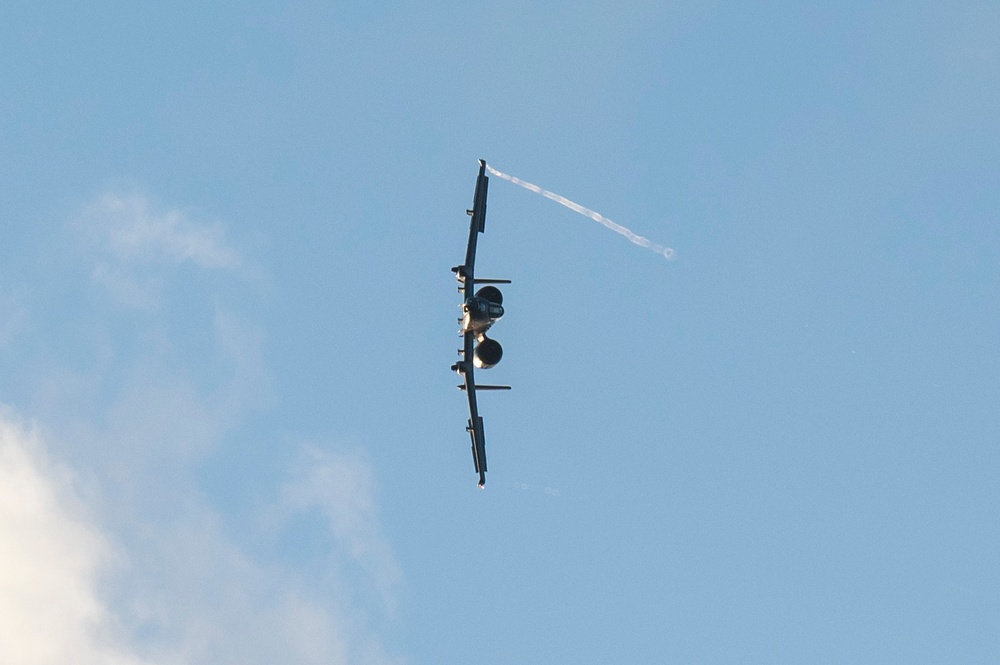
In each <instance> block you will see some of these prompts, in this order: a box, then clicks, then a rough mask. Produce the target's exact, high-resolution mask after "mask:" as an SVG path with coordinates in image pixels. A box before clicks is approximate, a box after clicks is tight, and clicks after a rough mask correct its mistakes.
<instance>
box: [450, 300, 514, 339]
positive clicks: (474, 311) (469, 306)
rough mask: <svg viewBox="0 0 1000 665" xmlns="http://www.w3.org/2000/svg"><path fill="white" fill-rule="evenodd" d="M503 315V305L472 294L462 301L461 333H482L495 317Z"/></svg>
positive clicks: (478, 334)
mask: <svg viewBox="0 0 1000 665" xmlns="http://www.w3.org/2000/svg"><path fill="white" fill-rule="evenodd" d="M501 316H503V306H501V305H498V304H497V303H495V302H491V301H489V300H487V299H486V298H481V297H479V296H472V297H469V298H466V299H465V302H464V303H462V329H461V330H460V331H459V332H461V333H462V334H465V333H467V332H471V333H475V334H476V336H477V337H478V336H480V335H483V334H484V333H485V332H486V331H487V330H489V329H490V326H492V325H493V324H494V323H495V322H496V320H497V319H499V318H500V317H501Z"/></svg>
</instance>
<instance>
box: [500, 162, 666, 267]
mask: <svg viewBox="0 0 1000 665" xmlns="http://www.w3.org/2000/svg"><path fill="white" fill-rule="evenodd" d="M486 170H487V171H489V172H490V173H492V174H493V175H495V176H496V177H498V178H503V179H504V180H507V181H509V182H512V183H514V184H515V185H520V186H521V187H524V188H525V189H527V190H530V191H532V192H534V193H536V194H541V195H542V196H544V197H545V198H547V199H551V200H553V201H555V202H556V203H559V204H561V205H564V206H566V207H567V208H569V209H570V210H572V211H573V212H578V213H580V214H581V215H583V216H584V217H589V218H591V219H592V220H594V221H595V222H598V223H599V224H603V225H604V226H606V227H607V228H609V229H611V230H612V231H614V232H615V233H620V234H621V235H623V236H625V237H626V238H628V239H629V241H631V242H633V243H635V244H636V245H639V247H645V248H646V249H649V250H651V251H653V252H656V253H657V254H662V255H663V256H664V257H666V258H667V259H670V260H673V258H674V257H675V256H677V252H675V251H674V249H673V247H664V246H663V245H661V244H659V243H655V242H651V241H650V239H649V238H644V237H643V236H641V235H637V234H635V233H633V232H632V231H630V230H629V229H627V228H625V227H624V226H622V225H621V224H616V223H615V222H612V221H611V220H610V219H608V218H607V217H605V216H604V215H602V214H601V213H599V212H595V211H593V210H591V209H590V208H584V207H583V206H582V205H580V204H579V203H574V202H573V201H570V200H569V199H567V198H566V197H565V196H559V195H558V194H556V193H555V192H550V191H549V190H547V189H542V188H541V187H539V186H538V185H533V184H531V183H530V182H525V181H524V180H521V179H520V178H515V177H514V176H512V175H507V174H506V173H501V172H500V171H497V170H496V169H495V168H493V167H492V166H490V165H489V164H487V165H486Z"/></svg>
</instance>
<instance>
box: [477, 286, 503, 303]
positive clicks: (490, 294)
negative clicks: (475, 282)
mask: <svg viewBox="0 0 1000 665" xmlns="http://www.w3.org/2000/svg"><path fill="white" fill-rule="evenodd" d="M476 297H477V298H485V299H486V300H489V301H490V302H492V303H496V304H497V305H502V304H503V294H502V293H500V289H498V288H497V287H495V286H484V287H483V288H481V289H479V290H478V291H476Z"/></svg>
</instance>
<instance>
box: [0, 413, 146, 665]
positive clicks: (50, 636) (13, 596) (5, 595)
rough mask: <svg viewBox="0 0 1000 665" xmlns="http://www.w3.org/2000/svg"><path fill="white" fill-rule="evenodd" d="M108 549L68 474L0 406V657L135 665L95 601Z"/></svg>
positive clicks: (37, 663) (21, 662)
mask: <svg viewBox="0 0 1000 665" xmlns="http://www.w3.org/2000/svg"><path fill="white" fill-rule="evenodd" d="M112 561H113V556H112V550H111V548H110V547H109V545H108V543H107V542H106V540H105V538H104V537H103V536H102V534H101V533H100V532H99V531H98V530H97V529H96V528H95V527H94V526H93V525H92V523H91V520H90V519H89V518H88V515H87V512H86V510H85V509H84V506H83V504H82V502H81V499H80V497H79V495H78V493H77V491H76V489H75V487H74V476H73V474H72V473H71V472H70V471H69V470H68V469H67V468H66V467H64V466H60V465H58V464H56V463H53V462H51V461H50V460H49V459H48V456H47V452H46V449H45V447H44V445H43V444H42V442H41V441H40V439H39V438H38V437H37V435H36V434H35V433H33V432H30V431H27V430H25V429H24V427H23V426H22V425H21V424H20V423H19V422H18V420H17V418H16V417H14V416H13V414H12V413H11V412H10V411H9V410H7V409H4V410H3V411H2V412H0V662H3V663H17V664H18V665H46V664H52V665H55V664H57V663H79V664H80V665H89V664H91V663H93V664H94V665H99V664H112V665H133V664H135V665H138V664H139V663H145V662H147V661H145V660H143V659H141V658H138V657H137V656H135V655H133V654H132V653H130V652H129V650H128V649H126V648H125V647H124V646H123V645H122V640H121V639H120V636H119V632H120V631H119V629H118V625H117V622H116V620H115V617H114V616H113V615H112V614H111V612H110V611H109V609H108V608H107V607H106V606H105V604H104V603H103V602H102V600H101V598H100V596H99V594H98V588H99V584H100V581H101V576H102V575H103V574H105V573H106V572H107V570H108V567H109V564H110V563H111V562H112Z"/></svg>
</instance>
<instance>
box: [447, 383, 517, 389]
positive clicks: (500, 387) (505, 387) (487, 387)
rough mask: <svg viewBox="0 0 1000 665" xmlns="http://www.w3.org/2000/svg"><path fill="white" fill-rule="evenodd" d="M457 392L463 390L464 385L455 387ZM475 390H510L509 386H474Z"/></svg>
mask: <svg viewBox="0 0 1000 665" xmlns="http://www.w3.org/2000/svg"><path fill="white" fill-rule="evenodd" d="M455 387H456V388H458V389H459V390H465V385H464V384H463V385H460V386H455ZM476 390H510V386H483V385H480V384H478V383H477V384H476Z"/></svg>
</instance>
